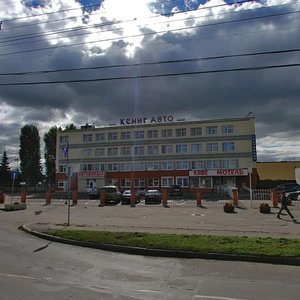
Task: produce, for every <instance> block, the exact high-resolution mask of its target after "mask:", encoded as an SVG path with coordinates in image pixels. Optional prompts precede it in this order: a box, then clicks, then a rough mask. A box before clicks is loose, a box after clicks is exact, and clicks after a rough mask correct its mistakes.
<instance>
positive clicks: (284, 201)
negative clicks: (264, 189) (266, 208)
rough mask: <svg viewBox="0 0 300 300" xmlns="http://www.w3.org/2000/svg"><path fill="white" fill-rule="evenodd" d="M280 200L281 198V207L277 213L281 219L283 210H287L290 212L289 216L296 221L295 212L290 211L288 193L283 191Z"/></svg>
mask: <svg viewBox="0 0 300 300" xmlns="http://www.w3.org/2000/svg"><path fill="white" fill-rule="evenodd" d="M280 200H281V208H280V210H279V212H278V214H277V218H278V219H280V214H281V212H282V211H283V210H285V211H286V212H287V213H288V214H289V216H290V217H291V219H292V220H293V222H296V218H295V217H294V216H293V214H292V213H291V212H290V210H289V208H288V197H287V195H286V193H282V195H281V197H280Z"/></svg>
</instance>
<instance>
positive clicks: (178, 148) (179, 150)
mask: <svg viewBox="0 0 300 300" xmlns="http://www.w3.org/2000/svg"><path fill="white" fill-rule="evenodd" d="M187 152H188V147H187V144H179V145H176V153H187Z"/></svg>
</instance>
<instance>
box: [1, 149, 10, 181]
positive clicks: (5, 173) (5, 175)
mask: <svg viewBox="0 0 300 300" xmlns="http://www.w3.org/2000/svg"><path fill="white" fill-rule="evenodd" d="M10 181H11V179H10V167H9V162H8V156H7V154H6V151H3V156H2V160H1V165H0V182H1V185H6V184H8V183H10Z"/></svg>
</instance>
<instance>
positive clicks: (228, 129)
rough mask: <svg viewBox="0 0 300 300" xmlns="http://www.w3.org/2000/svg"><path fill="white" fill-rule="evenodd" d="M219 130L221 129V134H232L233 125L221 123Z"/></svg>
mask: <svg viewBox="0 0 300 300" xmlns="http://www.w3.org/2000/svg"><path fill="white" fill-rule="evenodd" d="M221 130H222V134H232V133H233V125H223V126H222V129H221Z"/></svg>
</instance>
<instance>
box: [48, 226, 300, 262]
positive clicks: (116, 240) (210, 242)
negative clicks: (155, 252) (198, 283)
mask: <svg viewBox="0 0 300 300" xmlns="http://www.w3.org/2000/svg"><path fill="white" fill-rule="evenodd" d="M46 233H47V234H51V235H55V236H58V237H61V238H66V239H71V240H78V241H83V242H92V243H99V244H112V245H120V246H129V247H141V248H146V249H163V250H175V251H194V252H198V253H217V254H236V255H254V256H270V257H272V256H277V257H278V256H279V257H300V239H285V238H279V239H276V238H262V237H247V236H243V237H236V236H215V235H186V234H156V233H143V232H107V231H85V230H49V231H47V232H46Z"/></svg>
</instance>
